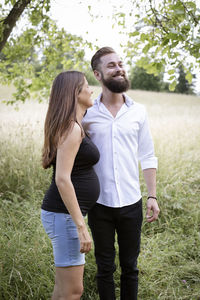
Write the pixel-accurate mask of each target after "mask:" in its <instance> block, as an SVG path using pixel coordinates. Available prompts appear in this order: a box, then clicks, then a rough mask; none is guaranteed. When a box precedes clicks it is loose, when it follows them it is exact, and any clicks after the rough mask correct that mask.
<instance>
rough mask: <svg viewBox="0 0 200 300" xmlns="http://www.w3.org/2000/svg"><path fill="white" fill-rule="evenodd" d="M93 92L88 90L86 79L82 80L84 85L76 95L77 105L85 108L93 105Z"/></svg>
mask: <svg viewBox="0 0 200 300" xmlns="http://www.w3.org/2000/svg"><path fill="white" fill-rule="evenodd" d="M92 93H93V91H92V90H91V89H90V87H89V85H88V82H87V79H86V78H84V84H83V87H82V89H81V91H80V93H79V94H78V103H79V104H80V105H82V106H84V107H86V108H88V107H90V106H92V105H93V101H92V99H91V95H92Z"/></svg>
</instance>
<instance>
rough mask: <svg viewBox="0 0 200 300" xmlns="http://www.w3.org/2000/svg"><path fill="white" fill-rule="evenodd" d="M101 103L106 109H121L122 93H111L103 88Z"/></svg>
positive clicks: (122, 102)
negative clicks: (113, 107)
mask: <svg viewBox="0 0 200 300" xmlns="http://www.w3.org/2000/svg"><path fill="white" fill-rule="evenodd" d="M101 102H102V103H103V104H104V105H105V106H106V107H112V106H115V107H116V106H117V107H121V106H122V105H123V104H124V96H123V94H122V93H113V92H111V91H110V90H108V89H107V88H103V89H102V96H101Z"/></svg>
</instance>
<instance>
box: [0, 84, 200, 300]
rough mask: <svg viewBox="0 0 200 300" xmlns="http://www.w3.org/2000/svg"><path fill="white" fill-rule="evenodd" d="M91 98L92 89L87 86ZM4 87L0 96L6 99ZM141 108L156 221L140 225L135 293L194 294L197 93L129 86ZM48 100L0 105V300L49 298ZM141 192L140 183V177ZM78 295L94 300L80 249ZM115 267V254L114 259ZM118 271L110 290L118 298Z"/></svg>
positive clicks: (193, 299)
mask: <svg viewBox="0 0 200 300" xmlns="http://www.w3.org/2000/svg"><path fill="white" fill-rule="evenodd" d="M94 90H95V92H94V97H95V96H96V95H97V94H98V92H99V88H94ZM10 95H11V91H10V90H9V89H8V88H7V90H6V89H4V90H3V92H2V93H1V96H0V97H1V99H5V97H7V98H9V97H10ZM129 95H131V96H132V97H133V99H135V100H136V101H138V102H141V103H144V104H145V105H146V107H147V110H148V114H149V120H150V125H151V129H152V134H153V137H154V141H155V150H156V155H157V156H158V159H159V168H158V175H157V184H158V199H159V200H158V201H159V205H160V208H161V213H160V217H159V220H158V222H155V223H153V224H148V223H146V222H145V221H144V223H143V228H142V245H141V254H140V257H139V269H140V276H139V280H140V284H139V300H158V299H159V300H174V299H175V300H199V299H200V203H199V200H200V167H199V166H200V118H199V115H200V98H198V97H195V96H184V95H177V94H165V93H154V92H143V91H129ZM46 109H47V105H46V104H45V103H43V104H38V103H36V102H33V101H30V102H27V103H26V104H24V105H21V104H20V105H19V107H18V111H16V110H15V109H14V108H13V107H11V106H6V105H4V104H3V103H1V104H0V120H1V121H0V142H1V147H0V178H1V180H0V200H1V201H0V220H1V222H0V245H1V248H0V299H3V300H4V299H5V300H27V299H33V300H39V299H44V300H46V299H49V298H50V295H51V292H52V289H53V283H54V267H53V256H52V249H51V244H50V241H49V239H48V238H47V237H46V235H45V233H44V230H43V228H42V225H41V222H40V205H41V202H42V198H43V194H44V192H45V190H46V188H47V187H48V184H49V181H50V177H51V171H50V170H48V171H44V170H43V169H42V168H41V163H40V157H41V147H42V143H43V123H44V118H45V113H46ZM141 186H142V191H143V195H144V199H143V200H144V201H143V202H144V203H143V204H144V215H145V201H146V198H145V195H146V193H147V192H146V188H145V185H144V182H143V179H142V177H141ZM86 257H87V258H86V259H87V263H86V267H85V278H84V286H85V291H84V295H83V297H82V299H83V300H90V299H91V300H97V299H98V296H97V292H96V286H95V272H96V266H95V260H94V255H93V252H91V253H89V254H88V255H87V256H86ZM116 263H117V265H118V266H119V262H118V260H116ZM119 275H120V270H119V268H118V270H117V271H116V274H115V279H116V291H117V296H118V299H119Z"/></svg>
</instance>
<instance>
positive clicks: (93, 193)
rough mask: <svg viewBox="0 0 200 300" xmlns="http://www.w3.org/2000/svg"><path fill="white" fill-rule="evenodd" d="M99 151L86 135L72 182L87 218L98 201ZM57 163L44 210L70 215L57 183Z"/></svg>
mask: <svg viewBox="0 0 200 300" xmlns="http://www.w3.org/2000/svg"><path fill="white" fill-rule="evenodd" d="M99 156H100V155H99V151H98V149H97V147H96V146H95V145H94V144H93V142H92V141H91V140H90V138H89V137H88V136H87V135H86V136H85V137H84V138H83V140H82V142H81V144H80V147H79V150H78V153H77V155H76V158H75V161H74V165H73V169H72V173H71V181H72V183H73V186H74V190H75V193H76V197H77V200H78V203H79V206H80V209H81V212H82V214H83V215H84V216H85V215H86V214H87V212H88V210H89V209H90V208H91V207H92V206H93V205H94V204H95V202H96V201H97V200H98V197H99V193H100V186H99V180H98V177H97V175H96V173H95V171H94V169H93V165H94V164H96V163H97V162H98V160H99ZM55 170H56V163H55V162H54V163H53V175H52V182H51V185H50V187H49V189H48V190H47V191H46V194H45V196H44V199H43V203H42V209H44V210H47V211H53V212H60V213H69V212H68V210H67V208H66V206H65V205H64V203H63V201H62V198H61V196H60V193H59V191H58V188H57V186H56V182H55Z"/></svg>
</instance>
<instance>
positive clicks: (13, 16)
mask: <svg viewBox="0 0 200 300" xmlns="http://www.w3.org/2000/svg"><path fill="white" fill-rule="evenodd" d="M30 2H31V0H18V1H17V2H16V3H15V5H14V6H13V8H12V9H11V11H10V13H9V14H8V16H7V17H6V18H5V19H4V21H3V24H2V26H3V31H2V37H1V41H0V52H1V51H2V49H3V47H4V46H5V44H6V42H7V40H8V38H9V36H10V34H11V32H12V30H13V28H14V26H15V24H16V22H17V20H18V19H19V18H20V16H21V14H22V13H23V11H24V9H25V8H26V7H27V5H28V4H29V3H30Z"/></svg>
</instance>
